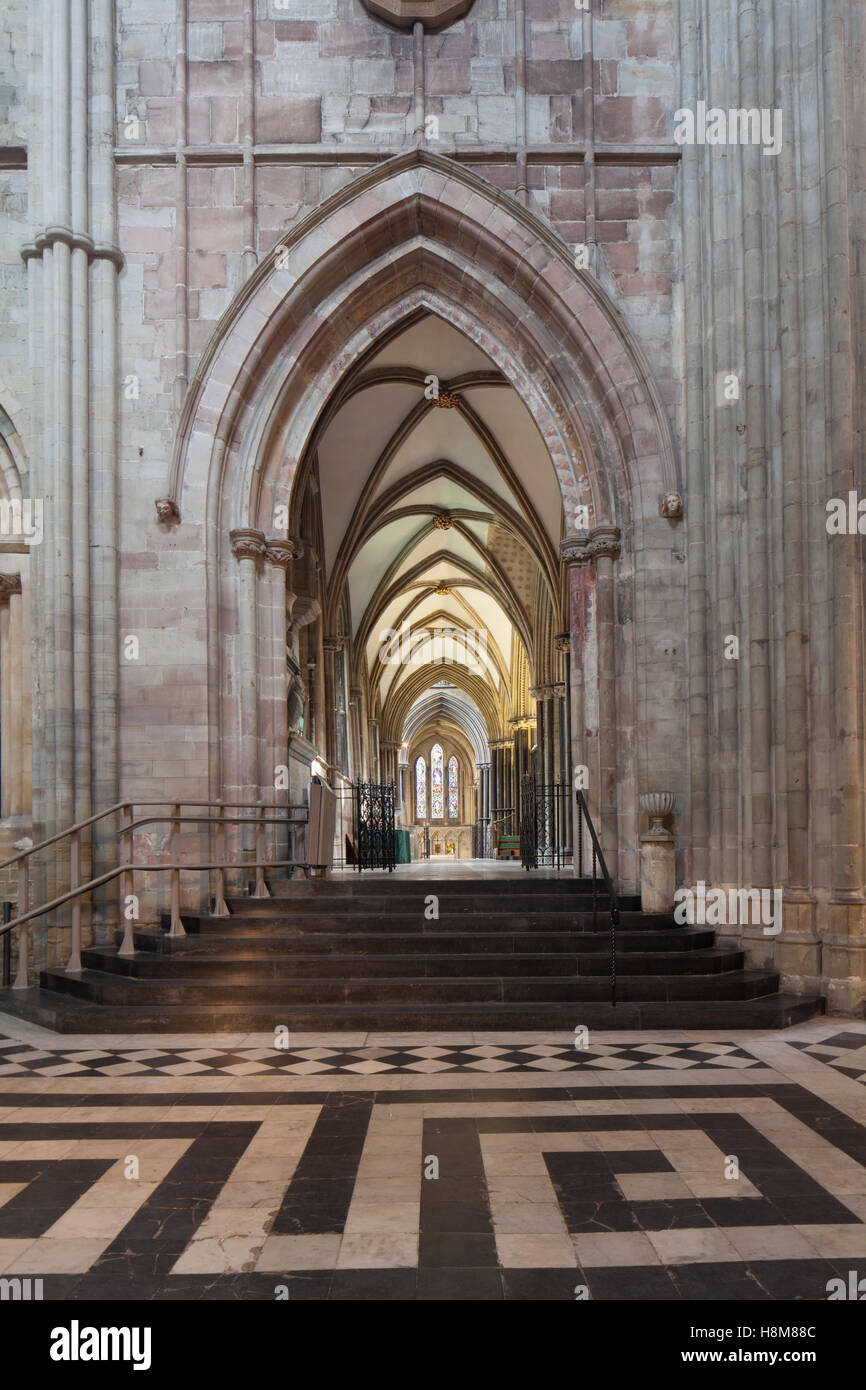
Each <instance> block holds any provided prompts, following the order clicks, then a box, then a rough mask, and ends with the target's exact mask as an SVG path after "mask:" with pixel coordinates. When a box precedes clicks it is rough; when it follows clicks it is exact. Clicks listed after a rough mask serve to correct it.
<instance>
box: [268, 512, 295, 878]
mask: <svg viewBox="0 0 866 1390" xmlns="http://www.w3.org/2000/svg"><path fill="white" fill-rule="evenodd" d="M300 553H301V548H300V545H299V544H298V543H297V542H296V541H293V540H286V539H282V538H278V537H275V538H272V539H270V540H268V541H266V543H265V557H264V558H265V562H266V563H265V568H264V573H263V576H262V585H261V588H262V610H263V622H262V628H263V633H262V636H263V641H262V643H261V648H262V649H261V652H260V657H261V671H262V674H263V679H262V688H261V690H260V692H259V703H260V705H261V707H262V719H261V727H260V738H261V745H260V770H261V797H262V800H263V801H265V802H273V801H276V802H279V803H280V804H281V805H288V804H289V802H290V800H291V798H290V793H289V788H288V787H286V788H279V789H278V788H277V787H275V785H274V781H275V774H274V769H275V768H277V767H278V766H281V765H283V764H286V765H287V764H288V759H289V707H288V693H289V692H288V670H287V666H286V626H287V622H288V620H289V618H290V609H291V604H292V603H293V602H294V595H291V596H289V594H288V592H287V588H286V581H287V575H288V570H289V566H290V565H291V563H292V561H293V560H295V559H296V558H297V557H298V555H299V554H300ZM271 829H272V830H274V831H275V832H276V833H275V836H274V837H273V843H274V848H275V850H276V857H277V858H279V859H285V858H287V857H288V849H289V841H288V832H287V831H284V830H283V829H282V827H271ZM271 839H272V836H271V835H270V834H269V835H268V840H269V841H271Z"/></svg>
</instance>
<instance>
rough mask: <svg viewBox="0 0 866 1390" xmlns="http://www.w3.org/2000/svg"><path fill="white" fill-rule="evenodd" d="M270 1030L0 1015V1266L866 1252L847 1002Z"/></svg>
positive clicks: (584, 1263) (311, 1275)
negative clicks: (806, 1018)
mask: <svg viewBox="0 0 866 1390" xmlns="http://www.w3.org/2000/svg"><path fill="white" fill-rule="evenodd" d="M281 1041H287V1045H286V1046H281V1047H276V1046H275V1039H274V1037H273V1035H233V1036H227V1035H221V1036H219V1037H211V1038H204V1037H202V1036H200V1035H195V1036H187V1037H171V1036H167V1035H159V1036H144V1037H135V1036H130V1037H119V1036H105V1035H101V1036H99V1037H74V1036H63V1037H61V1036H59V1035H57V1034H53V1033H48V1032H46V1031H45V1030H43V1029H40V1028H37V1027H35V1026H33V1025H28V1024H25V1023H22V1022H20V1021H17V1020H14V1019H12V1018H9V1017H5V1016H2V1015H0V1279H7V1280H9V1279H14V1278H16V1277H18V1278H21V1279H27V1278H30V1279H36V1278H40V1279H42V1281H43V1287H44V1297H45V1298H46V1299H61V1298H63V1299H72V1300H96V1299H114V1300H118V1299H120V1300H123V1299H154V1300H166V1299H171V1300H177V1299H180V1300H187V1299H192V1300H198V1299H239V1300H243V1299H246V1300H249V1299H256V1300H274V1299H279V1298H286V1297H288V1298H302V1299H316V1300H323V1299H366V1300H395V1299H396V1300H400V1299H439V1300H456V1301H462V1300H478V1299H484V1300H489V1299H503V1298H505V1299H520V1300H529V1299H536V1300H537V1299H556V1300H565V1299H568V1300H574V1299H576V1298H589V1299H594V1300H649V1301H653V1300H667V1301H676V1300H679V1301H682V1300H686V1301H690V1300H719V1299H723V1300H726V1299H735V1300H745V1301H766V1300H791V1299H797V1300H811V1301H825V1300H827V1298H828V1286H831V1284H830V1281H832V1280H838V1279H840V1278H841V1279H842V1280H843V1281H848V1280H850V1276H851V1272H852V1271H854V1272H855V1274H856V1277H857V1279H858V1280H859V1279H861V1278H864V1277H866V1086H864V1084H863V1082H864V1080H866V1023H861V1022H853V1021H850V1020H845V1019H838V1018H837V1019H833V1018H823V1019H820V1020H816V1021H813V1022H810V1023H806V1024H801V1025H798V1026H797V1027H795V1028H791V1029H788V1030H787V1031H785V1032H764V1033H757V1032H751V1033H748V1032H739V1033H738V1032H732V1031H728V1032H726V1033H724V1034H720V1033H710V1032H706V1033H697V1032H689V1033H686V1032H678V1033H673V1032H666V1033H650V1032H642V1033H640V1034H634V1033H631V1034H629V1033H622V1034H616V1033H608V1032H604V1033H603V1034H598V1035H596V1036H595V1037H593V1036H590V1037H589V1038H582V1039H579V1041H580V1042H581V1043H583V1044H585V1045H583V1046H579V1047H575V1039H574V1037H573V1036H571V1035H569V1034H546V1035H541V1034H531V1033H523V1034H520V1035H510V1034H471V1033H463V1034H443V1035H436V1034H427V1035H424V1036H419V1035H417V1034H407V1035H395V1034H379V1035H376V1034H346V1035H335V1034H327V1035H320V1036H315V1035H310V1034H307V1035H304V1034H297V1035H292V1036H291V1037H290V1038H288V1040H282V1039H281Z"/></svg>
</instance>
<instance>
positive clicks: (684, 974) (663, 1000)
mask: <svg viewBox="0 0 866 1390" xmlns="http://www.w3.org/2000/svg"><path fill="white" fill-rule="evenodd" d="M273 890H274V892H273V896H272V897H268V898H250V897H233V898H230V899H229V906H230V908H231V909H232V912H231V915H230V916H227V917H225V916H224V917H214V916H212V915H209V914H207V913H199V914H196V913H191V914H184V918H183V920H184V924H185V927H186V932H187V934H186V935H184V936H178V937H171V936H169V935H168V933H167V930H166V929H167V927H168V919H167V918H165V917H164V918H163V919H162V923H161V925H162V930H156V929H144V928H142V929H139V930H138V931H136V933H135V945H136V953H135V955H134V956H131V957H122V956H120V955H118V951H117V945H118V944H119V941H120V936H119V934H118V938H117V942H116V943H115V944H114V945H108V946H100V947H93V948H91V949H89V950H87V951H85V953H84V959H83V964H84V969H83V970H82V972H81V973H80V974H78V975H68V974H66V972H65V971H64V970H63V969H60V968H52V969H49V970H45V971H43V972H42V976H41V979H40V986H39V988H38V989H33V990H30V991H27V992H26V995H19V996H18V997H17V999H14V1003H13V1006H12V1010H11V1011H13V1012H18V1013H22V1014H23V1015H24V1016H25V1017H32V1018H34V1019H35V1020H36V1021H40V1022H44V1023H47V1025H48V1026H49V1027H56V1028H58V1029H59V1030H60V1031H88V1032H113V1031H120V1032H127V1033H128V1032H146V1031H149V1030H152V1031H154V1032H161V1031H170V1032H179V1033H183V1032H197V1031H202V1030H204V1031H211V1030H216V1031H225V1030H231V1031H236V1030H239V1029H240V1030H248V1031H267V1032H269V1031H271V1030H272V1029H273V1028H275V1027H277V1026H279V1025H282V1026H285V1027H288V1028H289V1029H290V1030H294V1031H320V1030H322V1031H328V1030H334V1029H339V1030H352V1031H355V1030H359V1029H360V1030H364V1031H372V1030H375V1031H377V1032H378V1031H381V1030H388V1029H392V1028H394V1029H400V1030H403V1031H407V1030H411V1031H429V1030H436V1031H448V1030H452V1031H461V1032H462V1031H466V1030H471V1031H473V1032H478V1031H484V1030H487V1029H491V1028H494V1029H495V1028H508V1029H520V1028H526V1029H531V1030H532V1031H539V1030H541V1031H545V1030H562V1029H567V1030H572V1029H573V1028H574V1027H575V1026H577V1025H578V1024H585V1025H586V1026H593V1027H596V1028H605V1027H607V1028H632V1027H635V1028H637V1027H643V1028H650V1027H652V1028H661V1027H669V1028H699V1027H710V1026H719V1025H721V1026H730V1027H731V1028H747V1027H756V1028H760V1027H784V1026H785V1025H786V1024H787V1023H788V1022H790V1021H792V1020H793V1019H797V1020H799V1019H801V1018H808V1017H811V1016H813V1014H814V1013H816V1012H821V1011H823V1001H822V1000H815V999H797V998H793V997H788V996H784V995H780V994H779V993H778V989H779V977H778V974H777V973H776V972H775V971H773V970H766V969H747V968H746V962H745V956H744V953H743V952H742V951H741V950H740V949H739V948H738V947H737V946H736V945H735V944H734V943H732V942H726V941H723V942H721V943H717V942H716V940H715V933H714V932H713V930H712V929H711V928H703V927H687V926H678V925H677V924H676V923H675V922H674V920H673V917H672V916H662V917H649V916H645V915H644V914H642V913H641V912H640V908H639V904H638V903H637V902H636V900H635V899H633V898H627V899H624V900H623V901H622V903H621V909H622V911H621V923H620V927H619V929H618V931H617V940H616V967H617V1001H618V1002H617V1007H616V1008H615V1009H614V1008H611V1005H610V1002H609V1001H610V979H609V959H610V957H609V953H610V920H609V915H608V912H607V906H606V899H605V898H604V895H602V894H599V895H598V898H597V908H598V910H597V913H596V915H595V916H594V915H593V911H592V894H591V892H589V891H588V886H587V884H586V883H580V882H576V881H575V880H574V879H568V878H563V879H545V878H535V879H533V878H528V877H527V878H521V877H520V876H519V875H515V876H514V877H513V878H511V877H502V878H499V879H498V880H497V878H495V877H491V879H489V880H487V879H481V878H475V879H472V880H467V881H465V882H461V881H455V880H453V879H442V880H438V879H431V880H426V879H416V878H414V877H413V878H411V879H410V878H408V877H404V878H403V879H402V880H400V879H398V878H395V879H392V880H390V881H389V880H388V879H383V878H382V877H381V876H379V877H378V878H373V877H372V876H371V877H370V878H369V879H367V878H364V879H362V880H360V881H359V880H357V879H352V880H348V881H346V880H342V881H332V880H326V881H321V882H315V881H313V882H310V881H306V880H305V881H303V882H297V883H288V882H284V883H282V884H280V883H274V885H273ZM437 890H438V891H437ZM431 894H434V895H435V896H436V897H437V898H438V906H439V916H438V917H437V918H434V919H433V920H428V919H427V918H426V917H425V915H424V906H425V900H426V899H428V898H429V896H430V895H431ZM7 997H8V995H7ZM28 1011H29V1012H28Z"/></svg>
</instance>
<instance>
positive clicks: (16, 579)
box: [0, 574, 21, 603]
mask: <svg viewBox="0 0 866 1390" xmlns="http://www.w3.org/2000/svg"><path fill="white" fill-rule="evenodd" d="M20 593H21V575H20V574H0V603H8V602H9V599H10V598H11V596H12V594H20Z"/></svg>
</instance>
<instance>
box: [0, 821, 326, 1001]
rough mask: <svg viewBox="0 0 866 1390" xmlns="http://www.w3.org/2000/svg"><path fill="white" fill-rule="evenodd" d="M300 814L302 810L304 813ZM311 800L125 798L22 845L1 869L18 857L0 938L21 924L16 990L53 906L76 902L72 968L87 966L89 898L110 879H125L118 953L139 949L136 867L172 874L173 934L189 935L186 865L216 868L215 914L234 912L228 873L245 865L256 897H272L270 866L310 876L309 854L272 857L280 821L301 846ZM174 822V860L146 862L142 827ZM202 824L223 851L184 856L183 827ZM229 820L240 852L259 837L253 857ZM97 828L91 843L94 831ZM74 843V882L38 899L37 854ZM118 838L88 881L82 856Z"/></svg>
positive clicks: (283, 832) (289, 842) (25, 978)
mask: <svg viewBox="0 0 866 1390" xmlns="http://www.w3.org/2000/svg"><path fill="white" fill-rule="evenodd" d="M165 806H171V811H170V812H169V813H168V814H162V815H155V814H154V815H149V816H144V817H140V818H138V819H136V817H135V815H134V811H135V808H136V807H138V808H139V809H140V810H152V809H153V808H160V807H165ZM189 807H191V808H193V809H195V808H206V810H207V812H208V814H206V815H189V814H185V808H189ZM213 808H217V811H216V814H215V815H211V814H209V813H210V811H211V810H212V809H213ZM235 811H238V812H244V811H248V812H249V813H250V814H249V815H246V816H245V815H243V814H240V815H234V814H227V812H228V813H231V812H235ZM266 811H276V812H279V813H280V814H278V815H266V814H265V812H266ZM298 813H300V815H299V814H298ZM112 816H119V817H120V828H119V829H117V830H116V831H114V832H109V835H108V836H106V835H104V829H105V827H104V826H103V824H102V823H103V822H105V821H107V820H108V819H109V818H110V817H112ZM306 816H307V807H306V806H285V805H280V804H273V805H271V804H267V803H265V802H264V801H256V802H245V801H192V802H166V801H136V802H132V801H120V802H117V803H116V804H115V805H114V806H109V807H108V808H107V809H106V810H104V811H99V812H97V813H96V815H93V816H89V817H88V818H87V819H86V820H83V821H79V822H77V823H76V824H75V825H72V826H69V827H68V829H66V830H61V831H58V833H57V834H56V835H50V836H49V837H48V838H47V839H45V840H42V841H41V842H40V843H39V844H37V845H31V846H29V848H27V849H23V850H21V851H19V853H18V854H14V855H12V857H11V858H9V859H6V860H4V861H3V862H2V863H0V869H5V868H8V867H9V866H10V865H12V864H15V865H16V866H17V872H18V901H17V903H16V905H15V906H16V914H15V916H14V917H13V918H12V919H11V920H8V921H4V922H0V937H3V938H5V937H8V936H11V933H12V932H13V931H17V932H18V969H17V972H16V976H15V981H14V984H13V988H14V989H27V988H29V984H30V974H29V969H30V967H29V955H30V923H31V922H32V921H35V919H36V918H38V917H43V916H45V915H46V914H47V913H49V912H55V911H58V910H59V909H60V908H63V907H66V906H67V904H68V905H70V907H71V912H72V920H71V930H70V953H69V960H68V962H67V965H66V972H67V974H71V975H73V974H80V973H81V969H82V965H81V909H82V899H84V898H86V897H88V896H91V895H92V894H94V893H95V892H96V891H97V890H98V889H100V888H103V887H105V886H106V885H107V884H110V883H114V882H115V881H117V880H118V879H119V881H120V921H122V922H123V923H124V924H125V925H124V935H123V941H122V943H121V945H120V947H119V950H118V953H119V954H120V955H122V956H132V955H135V922H136V920H137V919H136V918H135V917H133V916H129V915H128V914H127V912H126V911H125V907H126V905H127V902H128V901H129V899H130V898H131V897H132V896H134V895H133V888H134V886H135V875H136V874H160V873H169V874H171V924H170V927H169V935H171V936H185V935H186V932H185V929H184V926H183V921H182V919H181V908H180V897H181V894H180V876H181V873H183V872H189V873H204V872H207V873H215V874H216V892H215V894H214V897H213V903H214V907H213V914H214V915H215V916H226V915H228V914H229V908H228V905H227V903H226V901H225V888H226V873H227V872H234V873H243V872H244V871H249V870H252V869H254V870H255V875H256V877H255V885H254V889H253V896H254V897H269V896H270V890H269V888H268V886H267V882H266V880H265V870H266V869H289V870H292V871H294V870H296V869H300V870H303V871H304V872H305V873H306V875H307V877H308V878H309V877H310V867H309V865H308V864H307V862H306V861H305V860H304V859H299V858H297V857H295V855H294V853H291V854H290V855H289V856H288V857H278V856H277V854H276V853H275V854H274V855H272V856H268V853H267V844H266V831H265V827H266V826H276V827H277V830H276V831H275V832H274V839H275V844H279V843H280V840H281V839H282V838H283V836H284V837H285V844H286V846H287V848H290V849H292V850H293V848H294V831H295V829H296V828H297V827H298V826H300V825H302V824H304V823H305V822H306ZM159 824H162V825H166V824H167V825H169V826H170V831H169V843H168V852H169V860H168V861H167V862H166V861H164V860H163V861H159V860H157V861H153V860H148V861H146V862H141V861H138V862H137V861H136V859H135V838H134V837H135V832H136V831H137V830H141V829H143V828H144V827H145V826H151V825H159ZM184 824H186V825H196V826H199V827H203V826H208V827H210V831H209V833H210V835H211V837H212V843H213V842H214V841H215V853H214V855H213V856H211V858H210V859H209V860H208V862H207V863H200V862H196V863H192V862H189V861H188V860H181V858H180V834H181V826H182V825H184ZM97 825H99V826H100V829H101V831H103V841H102V843H101V844H100V845H99V846H98V847H97V846H94V844H93V829H94V827H95V826H97ZM228 826H236V827H239V831H240V839H241V845H240V852H241V855H242V856H243V855H244V854H246V852H247V851H246V847H245V846H244V844H243V840H244V838H247V839H248V840H249V841H250V842H251V843H252V842H254V844H255V850H254V851H253V853H252V857H242V858H241V859H232V858H231V857H230V850H229V849H228V848H227V845H226V828H227V827H228ZM88 832H89V842H87V833H88ZM66 843H68V849H69V887H68V889H66V890H63V891H61V892H55V893H54V894H53V895H52V896H51V897H50V898H49V899H48V900H47V901H45V902H43V903H41V904H40V905H39V906H38V907H31V906H30V884H31V860H32V859H33V857H34V856H35V855H37V854H39V853H40V852H41V851H42V850H45V849H47V848H50V847H52V846H61V845H64V844H66ZM112 843H113V844H114V846H115V849H114V856H115V857H116V859H117V861H118V862H117V863H116V864H115V865H114V866H113V867H111V868H109V869H107V870H106V871H105V872H103V873H100V874H97V875H95V876H93V877H91V878H89V879H87V880H86V881H84V882H82V863H83V861H84V860H85V859H87V860H90V859H91V858H92V855H93V851H94V848H98V851H99V853H100V855H102V856H103V857H104V856H105V854H106V852H107V851H108V847H109V845H110V844H112Z"/></svg>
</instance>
